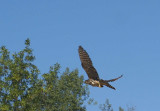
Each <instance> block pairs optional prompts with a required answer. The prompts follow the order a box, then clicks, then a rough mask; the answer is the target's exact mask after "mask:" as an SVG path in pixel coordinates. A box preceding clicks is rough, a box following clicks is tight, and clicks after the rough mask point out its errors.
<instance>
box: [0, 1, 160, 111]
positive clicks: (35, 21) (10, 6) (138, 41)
mask: <svg viewBox="0 0 160 111" xmlns="http://www.w3.org/2000/svg"><path fill="white" fill-rule="evenodd" d="M159 12H160V1H159V0H45V1H44V0H27V1H25V0H21V1H19V0H14V1H7V0H5V1H1V2H0V45H6V46H7V48H8V49H9V50H11V51H12V52H15V51H19V50H21V49H23V48H24V40H25V39H26V38H28V37H29V38H30V40H31V47H32V48H33V49H34V55H35V56H36V61H35V64H36V65H38V67H39V69H40V70H41V72H42V73H44V72H47V71H48V70H49V66H51V65H54V64H55V63H56V62H58V63H60V64H61V66H62V69H61V70H62V71H64V69H65V68H66V67H69V68H70V69H71V70H73V69H75V68H78V69H79V73H80V74H83V75H84V77H85V79H87V75H86V73H85V72H84V70H83V69H82V67H81V64H80V60H79V56H78V51H77V49H78V46H79V45H82V46H83V47H84V49H85V50H87V52H88V53H89V55H90V57H91V59H92V61H93V64H94V66H95V68H96V69H97V71H98V73H99V76H100V77H101V78H104V79H111V78H114V77H118V76H120V75H121V74H123V75H124V76H123V78H121V79H119V80H118V81H115V82H113V83H111V84H112V85H113V86H114V87H116V89H117V90H116V91H115V90H112V89H109V88H107V87H104V88H95V87H91V86H89V89H90V97H94V98H95V100H97V101H98V103H104V102H105V100H106V99H107V98H108V99H109V100H110V103H111V104H112V106H113V108H114V110H115V111H118V107H119V106H122V107H123V108H126V107H127V105H129V106H136V111H158V110H159V103H160V87H159V84H160V68H159V67H160V13H159ZM87 110H88V111H97V110H98V107H97V106H92V105H91V106H87Z"/></svg>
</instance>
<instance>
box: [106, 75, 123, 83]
mask: <svg viewBox="0 0 160 111" xmlns="http://www.w3.org/2000/svg"><path fill="white" fill-rule="evenodd" d="M122 76H123V75H121V76H119V77H117V78H114V79H110V80H105V81H106V82H113V81H116V80H118V79H119V78H121V77H122Z"/></svg>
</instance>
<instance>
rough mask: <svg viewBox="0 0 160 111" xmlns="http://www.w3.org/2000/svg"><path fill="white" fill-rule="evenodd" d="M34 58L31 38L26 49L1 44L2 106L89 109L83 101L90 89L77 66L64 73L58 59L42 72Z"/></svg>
mask: <svg viewBox="0 0 160 111" xmlns="http://www.w3.org/2000/svg"><path fill="white" fill-rule="evenodd" d="M34 60H35V56H34V55H33V50H32V49H31V48H30V40H29V39H27V40H26V41H25V48H24V49H23V50H21V51H19V52H15V53H13V54H10V52H9V50H8V49H7V48H6V47H5V46H2V47H1V48H0V110H2V111H3V110H14V111H40V110H41V111H56V110H57V111H84V110H86V107H85V106H84V105H83V102H84V101H85V100H86V99H87V98H88V96H89V91H88V88H87V86H85V85H83V76H79V75H78V70H77V69H75V70H73V71H70V70H69V68H66V70H65V71H64V72H63V73H61V72H60V65H59V64H58V63H56V64H55V65H54V66H51V67H50V69H49V71H48V72H47V73H45V74H41V73H40V70H39V69H38V67H37V66H36V65H35V64H33V62H34Z"/></svg>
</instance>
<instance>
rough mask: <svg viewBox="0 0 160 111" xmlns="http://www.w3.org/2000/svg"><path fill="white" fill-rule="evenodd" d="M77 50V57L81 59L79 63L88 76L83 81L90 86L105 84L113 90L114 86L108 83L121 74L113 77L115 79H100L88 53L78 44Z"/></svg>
mask: <svg viewBox="0 0 160 111" xmlns="http://www.w3.org/2000/svg"><path fill="white" fill-rule="evenodd" d="M78 52H79V57H80V60H81V65H82V67H83V69H84V70H85V72H86V73H87V75H88V77H89V79H88V80H85V83H86V84H89V85H91V86H94V87H103V86H104V85H105V86H107V87H109V88H112V89H114V90H115V88H114V87H113V86H111V85H110V84H109V82H113V81H116V80H118V79H119V78H121V77H122V75H121V76H119V77H117V78H115V79H111V80H103V79H100V78H99V75H98V73H97V71H96V69H95V68H94V66H93V64H92V61H91V59H90V57H89V55H88V53H87V52H86V51H85V50H84V49H83V47H82V46H79V49H78Z"/></svg>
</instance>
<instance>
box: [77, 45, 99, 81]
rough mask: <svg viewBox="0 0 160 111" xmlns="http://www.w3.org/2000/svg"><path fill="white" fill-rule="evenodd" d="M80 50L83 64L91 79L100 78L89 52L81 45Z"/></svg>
mask: <svg viewBox="0 0 160 111" xmlns="http://www.w3.org/2000/svg"><path fill="white" fill-rule="evenodd" d="M78 52H79V57H80V60H81V65H82V67H83V69H84V70H85V71H86V73H87V75H88V77H89V79H94V80H99V76H98V73H97V71H96V69H95V68H94V67H93V64H92V61H91V59H90V57H89V55H88V53H87V52H86V51H85V50H84V49H83V47H82V46H79V49H78Z"/></svg>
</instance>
